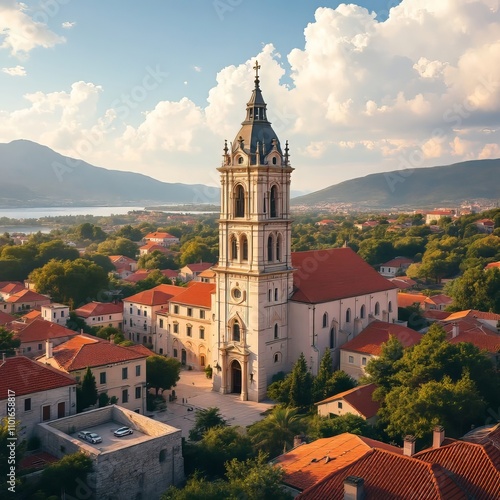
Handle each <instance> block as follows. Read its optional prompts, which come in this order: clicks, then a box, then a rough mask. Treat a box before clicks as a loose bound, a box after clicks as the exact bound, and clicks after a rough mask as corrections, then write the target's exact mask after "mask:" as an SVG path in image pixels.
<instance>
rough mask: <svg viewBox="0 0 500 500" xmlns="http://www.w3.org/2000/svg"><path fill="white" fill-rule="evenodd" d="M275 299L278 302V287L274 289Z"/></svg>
mask: <svg viewBox="0 0 500 500" xmlns="http://www.w3.org/2000/svg"><path fill="white" fill-rule="evenodd" d="M274 301H275V302H278V289H277V288H275V289H274Z"/></svg>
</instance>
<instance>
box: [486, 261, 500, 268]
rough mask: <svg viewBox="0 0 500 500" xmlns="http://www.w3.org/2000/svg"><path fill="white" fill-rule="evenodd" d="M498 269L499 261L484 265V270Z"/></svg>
mask: <svg viewBox="0 0 500 500" xmlns="http://www.w3.org/2000/svg"><path fill="white" fill-rule="evenodd" d="M497 267H500V261H499V262H490V263H489V264H487V265H486V268H485V269H493V268H497Z"/></svg>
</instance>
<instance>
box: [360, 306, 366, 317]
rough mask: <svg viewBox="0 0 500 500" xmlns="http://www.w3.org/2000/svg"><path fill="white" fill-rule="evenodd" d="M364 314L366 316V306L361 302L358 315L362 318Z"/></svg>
mask: <svg viewBox="0 0 500 500" xmlns="http://www.w3.org/2000/svg"><path fill="white" fill-rule="evenodd" d="M365 316H366V307H365V305H364V304H363V305H362V306H361V310H360V311H359V317H360V318H361V319H363V318H364V317H365Z"/></svg>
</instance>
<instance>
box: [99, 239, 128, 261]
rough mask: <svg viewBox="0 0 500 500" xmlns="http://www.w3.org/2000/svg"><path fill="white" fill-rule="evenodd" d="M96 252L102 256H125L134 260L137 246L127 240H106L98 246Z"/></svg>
mask: <svg viewBox="0 0 500 500" xmlns="http://www.w3.org/2000/svg"><path fill="white" fill-rule="evenodd" d="M97 252H98V253H102V254H104V255H125V256H126V257H130V258H131V259H135V257H136V255H137V252H138V249H137V245H136V244H135V243H134V242H133V241H130V240H129V239H127V238H116V239H107V240H106V241H103V242H102V243H100V244H99V246H98V247H97Z"/></svg>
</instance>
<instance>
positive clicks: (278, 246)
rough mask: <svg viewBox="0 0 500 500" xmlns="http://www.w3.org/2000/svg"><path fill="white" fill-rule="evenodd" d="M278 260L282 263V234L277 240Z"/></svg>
mask: <svg viewBox="0 0 500 500" xmlns="http://www.w3.org/2000/svg"><path fill="white" fill-rule="evenodd" d="M276 260H277V261H278V262H281V234H278V237H277V238H276Z"/></svg>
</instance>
